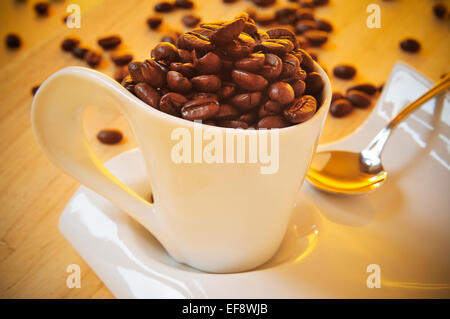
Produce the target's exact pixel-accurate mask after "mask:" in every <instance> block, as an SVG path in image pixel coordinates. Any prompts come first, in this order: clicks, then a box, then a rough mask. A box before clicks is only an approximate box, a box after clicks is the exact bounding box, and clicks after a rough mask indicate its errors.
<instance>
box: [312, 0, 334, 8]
mask: <svg viewBox="0 0 450 319" xmlns="http://www.w3.org/2000/svg"><path fill="white" fill-rule="evenodd" d="M328 2H330V0H313V4H314V5H315V6H317V7H320V6H325V5H327V4H328Z"/></svg>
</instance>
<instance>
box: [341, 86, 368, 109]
mask: <svg viewBox="0 0 450 319" xmlns="http://www.w3.org/2000/svg"><path fill="white" fill-rule="evenodd" d="M345 98H346V99H347V100H349V101H350V102H352V104H353V106H354V107H357V108H361V109H365V108H367V107H369V106H370V96H369V95H367V94H366V93H364V92H361V91H358V90H350V91H349V92H348V93H347V95H346V96H345Z"/></svg>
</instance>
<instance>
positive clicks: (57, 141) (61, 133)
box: [31, 67, 159, 237]
mask: <svg viewBox="0 0 450 319" xmlns="http://www.w3.org/2000/svg"><path fill="white" fill-rule="evenodd" d="M130 99H133V97H132V96H130V95H129V94H128V92H126V91H125V89H124V88H123V87H122V86H121V85H120V84H118V83H117V82H115V81H114V80H112V79H111V78H109V77H107V76H105V75H103V74H101V73H100V72H97V71H94V70H90V69H87V68H81V67H69V68H65V69H62V70H60V71H58V72H56V73H55V74H53V75H52V76H50V77H49V78H48V79H47V80H46V81H45V82H44V83H43V84H42V85H41V86H40V88H39V90H38V92H37V93H36V95H35V97H34V100H33V105H32V110H31V122H32V126H33V130H34V134H35V136H36V138H37V140H38V142H39V144H40V146H41V148H42V149H43V151H44V153H45V154H46V155H47V157H48V158H49V159H50V160H51V161H52V162H53V163H54V164H56V166H58V167H59V168H61V169H62V170H63V171H65V172H66V173H68V174H69V175H71V176H73V177H74V178H76V179H77V180H79V181H80V182H81V183H83V184H85V185H86V186H88V187H89V188H91V189H93V190H94V191H96V192H97V193H99V194H101V195H102V196H104V197H106V198H108V199H109V200H111V201H112V202H113V203H114V204H116V205H117V206H119V207H121V208H122V209H124V210H125V211H126V212H127V213H128V214H129V215H131V216H132V217H133V218H134V219H136V220H137V221H138V222H139V223H141V224H142V225H143V226H144V227H146V228H148V229H149V230H150V231H151V232H152V233H153V234H154V235H155V236H156V237H158V233H159V231H158V228H159V227H158V225H157V219H156V213H155V212H154V210H153V205H152V204H151V203H149V202H148V201H146V200H144V199H143V198H142V197H140V196H139V195H137V194H136V193H135V192H134V191H133V190H131V189H130V188H129V187H127V186H126V185H124V184H123V183H122V182H120V181H119V180H118V179H117V178H116V177H115V176H114V175H112V174H111V172H110V171H108V170H107V169H106V168H105V166H104V165H103V164H102V163H101V161H100V160H99V158H98V157H97V156H96V155H95V154H94V152H93V150H92V148H91V146H90V145H89V143H88V141H87V139H86V137H85V135H84V132H83V128H82V113H83V112H82V111H83V109H84V107H85V106H88V105H96V106H106V107H113V108H115V109H118V110H119V111H121V112H122V113H123V114H124V115H125V116H126V115H127V113H128V112H129V111H130V110H129V108H132V107H136V106H133V104H136V103H135V101H131V102H130ZM130 124H132V123H130Z"/></svg>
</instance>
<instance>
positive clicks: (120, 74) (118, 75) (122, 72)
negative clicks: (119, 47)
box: [114, 66, 128, 83]
mask: <svg viewBox="0 0 450 319" xmlns="http://www.w3.org/2000/svg"><path fill="white" fill-rule="evenodd" d="M127 75H128V69H127V68H126V67H123V66H122V67H119V68H118V69H117V70H116V72H114V80H116V81H117V82H119V83H121V82H122V81H123V79H124V78H125V77H126V76H127Z"/></svg>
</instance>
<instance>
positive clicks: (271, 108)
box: [261, 99, 294, 117]
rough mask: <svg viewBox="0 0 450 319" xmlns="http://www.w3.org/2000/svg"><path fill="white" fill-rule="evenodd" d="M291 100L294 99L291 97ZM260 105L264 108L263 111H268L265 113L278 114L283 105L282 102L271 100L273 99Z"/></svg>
mask: <svg viewBox="0 0 450 319" xmlns="http://www.w3.org/2000/svg"><path fill="white" fill-rule="evenodd" d="M292 100H294V99H292ZM291 102H292V101H291ZM262 106H263V108H264V111H266V112H267V113H268V114H267V115H276V114H280V113H281V112H282V111H283V109H284V107H285V105H284V104H282V103H280V102H277V101H273V100H268V101H267V102H266V103H264V104H263V105H262ZM261 117H264V116H261Z"/></svg>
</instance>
